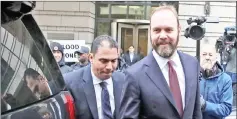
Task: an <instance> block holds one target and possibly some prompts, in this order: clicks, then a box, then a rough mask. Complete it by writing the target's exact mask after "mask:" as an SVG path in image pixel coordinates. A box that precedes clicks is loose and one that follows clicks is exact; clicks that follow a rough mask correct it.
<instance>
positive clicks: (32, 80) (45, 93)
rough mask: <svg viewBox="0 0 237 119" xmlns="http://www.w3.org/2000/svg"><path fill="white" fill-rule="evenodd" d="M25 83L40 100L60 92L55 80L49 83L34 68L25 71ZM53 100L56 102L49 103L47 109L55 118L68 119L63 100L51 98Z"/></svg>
mask: <svg viewBox="0 0 237 119" xmlns="http://www.w3.org/2000/svg"><path fill="white" fill-rule="evenodd" d="M23 81H24V83H25V84H26V85H27V86H28V88H29V89H30V90H31V91H32V93H33V94H35V95H36V96H39V97H38V98H39V99H43V98H47V97H49V96H51V95H53V94H56V93H58V92H59V91H60V89H59V88H58V87H57V86H56V83H55V81H54V80H50V81H48V80H47V79H46V78H45V77H43V76H42V75H41V74H40V73H39V72H37V71H36V70H34V69H32V68H27V69H26V70H25V72H24V76H23ZM51 100H54V101H52V102H51V103H48V105H47V108H48V109H49V110H50V111H51V113H52V115H53V116H54V118H57V119H58V118H60V117H61V118H67V115H65V113H64V112H65V111H66V107H65V104H64V101H63V99H62V98H57V99H56V98H51Z"/></svg>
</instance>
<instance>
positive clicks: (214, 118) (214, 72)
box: [200, 44, 233, 119]
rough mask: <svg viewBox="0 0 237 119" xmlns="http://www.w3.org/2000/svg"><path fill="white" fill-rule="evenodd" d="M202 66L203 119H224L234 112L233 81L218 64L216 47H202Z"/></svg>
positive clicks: (201, 99) (207, 45)
mask: <svg viewBox="0 0 237 119" xmlns="http://www.w3.org/2000/svg"><path fill="white" fill-rule="evenodd" d="M200 65H201V73H202V76H201V80H200V93H201V98H200V102H201V109H202V112H203V119H223V118H224V117H226V116H228V115H230V113H231V112H232V101H233V90H232V85H231V84H232V80H231V78H230V76H229V75H228V74H226V73H224V70H223V67H222V66H221V65H220V64H219V62H217V52H216V50H215V46H213V45H210V44H205V45H202V49H201V54H200Z"/></svg>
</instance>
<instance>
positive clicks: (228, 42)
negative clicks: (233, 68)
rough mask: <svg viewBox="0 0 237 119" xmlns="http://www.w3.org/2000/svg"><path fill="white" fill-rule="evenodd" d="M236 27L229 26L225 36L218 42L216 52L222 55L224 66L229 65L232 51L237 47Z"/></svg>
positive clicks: (225, 30)
mask: <svg viewBox="0 0 237 119" xmlns="http://www.w3.org/2000/svg"><path fill="white" fill-rule="evenodd" d="M236 36H237V34H236V27H235V26H228V27H225V29H224V34H223V36H220V37H219V38H218V39H217V41H216V50H217V52H219V53H220V55H221V62H222V64H227V63H228V61H229V59H230V57H229V55H230V53H231V50H232V49H233V48H235V47H236V44H237V39H236Z"/></svg>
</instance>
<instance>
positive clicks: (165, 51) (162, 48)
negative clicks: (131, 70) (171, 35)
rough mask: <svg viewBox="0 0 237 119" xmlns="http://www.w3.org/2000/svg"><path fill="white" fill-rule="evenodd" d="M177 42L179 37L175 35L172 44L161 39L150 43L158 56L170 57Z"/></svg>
mask: <svg viewBox="0 0 237 119" xmlns="http://www.w3.org/2000/svg"><path fill="white" fill-rule="evenodd" d="M178 42H179V38H178V36H177V41H176V42H175V43H174V44H172V43H171V42H167V41H163V40H162V41H158V42H157V43H152V47H153V49H154V50H155V51H156V53H157V54H158V55H159V56H161V57H163V58H170V57H171V56H172V55H173V54H174V51H175V50H176V48H177V45H178Z"/></svg>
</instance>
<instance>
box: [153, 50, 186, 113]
mask: <svg viewBox="0 0 237 119" xmlns="http://www.w3.org/2000/svg"><path fill="white" fill-rule="evenodd" d="M152 54H153V56H154V57H155V59H156V61H157V63H158V65H159V67H160V69H161V71H162V73H163V75H164V77H165V80H166V82H167V84H168V86H169V66H168V61H169V60H171V62H172V63H171V64H172V66H173V68H174V70H175V71H176V74H177V77H178V82H179V87H180V91H181V97H182V103H183V109H184V107H185V76H184V71H183V66H182V63H181V61H180V57H179V54H178V53H177V51H175V52H174V54H173V56H172V57H171V58H170V59H166V58H163V57H161V56H159V55H158V54H157V53H156V51H155V50H153V51H152Z"/></svg>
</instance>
